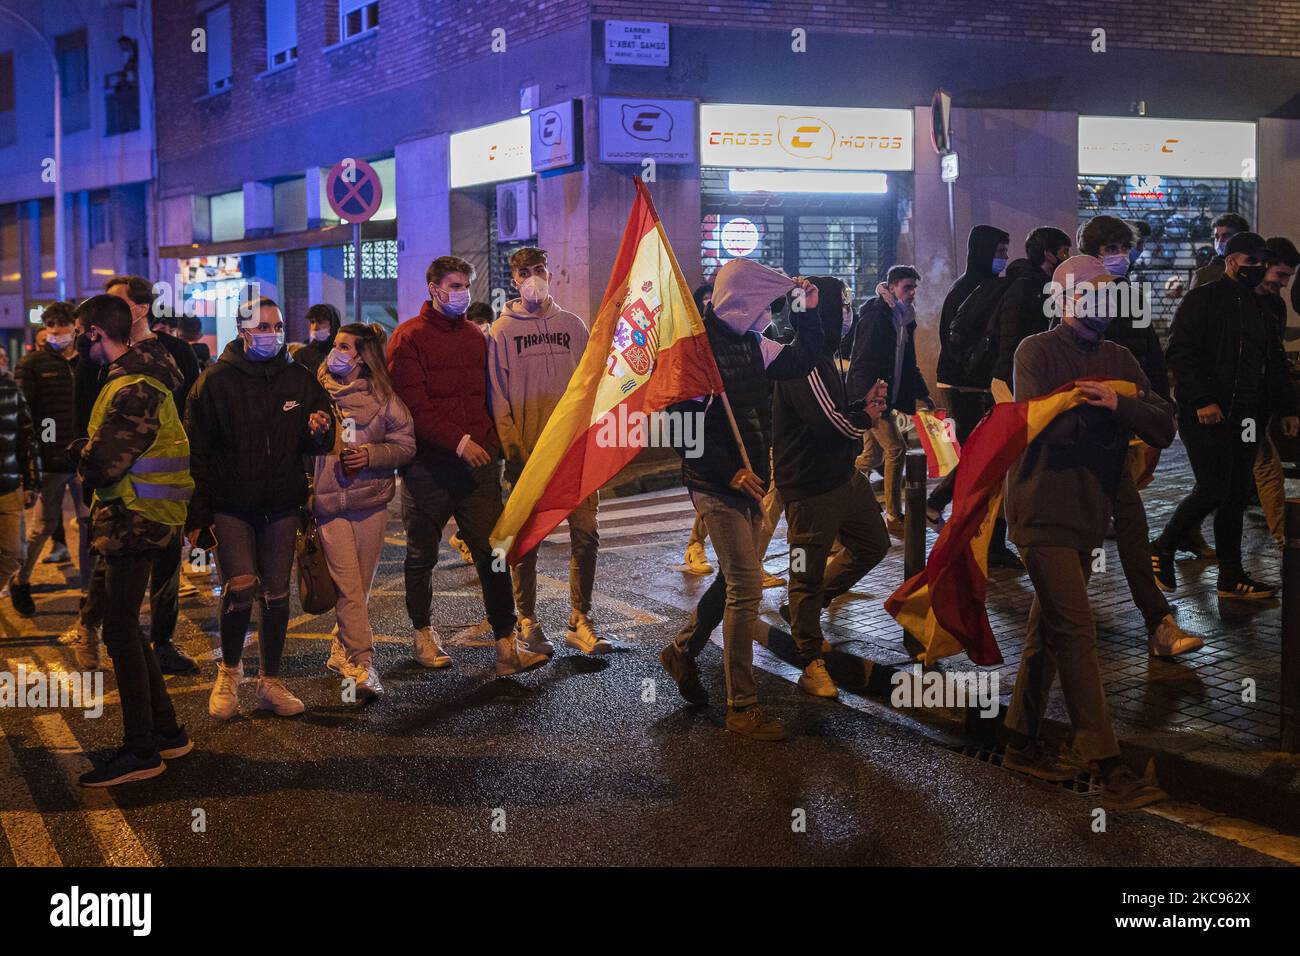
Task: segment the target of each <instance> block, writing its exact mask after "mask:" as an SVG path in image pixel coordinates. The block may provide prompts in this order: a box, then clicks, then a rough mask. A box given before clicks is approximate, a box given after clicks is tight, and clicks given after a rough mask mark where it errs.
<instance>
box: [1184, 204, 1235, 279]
mask: <svg viewBox="0 0 1300 956" xmlns="http://www.w3.org/2000/svg"><path fill="white" fill-rule="evenodd" d="M1210 228H1211V229H1213V230H1214V258H1213V259H1211V260H1210V261H1209V263H1208V264H1207V265H1204V266H1202V267H1201V268H1199V269H1197V270H1196V272H1195V273H1194V274H1193V275H1192V283H1191V286H1190V288H1189V289H1188V291H1189V292H1190V291H1191V290H1192V289H1195V288H1198V287H1200V286H1203V285H1207V284H1209V283H1211V282H1216V281H1218V280H1219V279H1222V278H1223V272H1224V263H1225V259H1226V256H1227V254H1228V241H1229V240H1230V239H1232V237H1233V236H1235V235H1236V234H1237V233H1239V232H1250V223H1249V222H1247V221H1246V219H1245V217H1243V216H1238V215H1237V214H1236V213H1235V212H1225V213H1224V214H1223V215H1222V216H1216V217H1215V220H1214V222H1213V223H1211V224H1210Z"/></svg>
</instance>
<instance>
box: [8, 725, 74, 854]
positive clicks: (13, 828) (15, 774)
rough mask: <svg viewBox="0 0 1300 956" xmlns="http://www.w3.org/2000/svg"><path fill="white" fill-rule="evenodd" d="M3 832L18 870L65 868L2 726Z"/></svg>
mask: <svg viewBox="0 0 1300 956" xmlns="http://www.w3.org/2000/svg"><path fill="white" fill-rule="evenodd" d="M0 806H3V807H5V808H6V809H0V829H3V830H4V834H5V839H6V840H7V841H8V842H9V851H10V852H11V853H12V854H13V856H14V863H16V864H17V865H18V866H62V865H63V860H62V859H60V857H59V851H58V850H56V849H55V848H54V840H53V839H51V838H50V831H49V830H48V829H47V828H46V826H45V818H44V817H42V816H41V812H40V811H39V810H37V809H36V801H35V800H34V799H33V798H32V792H31V790H30V789H28V787H27V781H26V780H25V779H24V778H23V775H22V773H21V772H20V771H19V769H18V761H17V759H16V758H15V756H14V751H13V747H12V745H11V744H10V742H9V740H8V738H7V737H6V736H5V731H4V727H2V726H0Z"/></svg>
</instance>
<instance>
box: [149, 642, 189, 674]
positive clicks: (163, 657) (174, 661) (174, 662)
mask: <svg viewBox="0 0 1300 956" xmlns="http://www.w3.org/2000/svg"><path fill="white" fill-rule="evenodd" d="M153 652H154V656H156V657H157V658H158V669H159V670H160V671H162V672H163V673H164V674H188V673H189V672H190V671H193V670H197V669H198V666H199V665H198V664H196V663H194V660H193V658H189V657H186V656H185V655H184V654H182V653H181V652H180V651H178V650H176V645H175V644H173V643H171V642H170V641H168V642H167V643H166V644H158V645H156V646H155V647H154V649H153Z"/></svg>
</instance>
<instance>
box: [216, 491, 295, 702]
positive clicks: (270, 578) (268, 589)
mask: <svg viewBox="0 0 1300 956" xmlns="http://www.w3.org/2000/svg"><path fill="white" fill-rule="evenodd" d="M299 522H300V512H299V510H298V509H297V508H295V509H294V510H293V511H290V512H287V513H282V514H271V515H252V514H242V515H236V514H217V515H214V516H213V522H212V523H213V528H214V531H215V532H216V536H217V563H218V565H219V566H220V570H221V659H222V661H223V662H224V663H225V665H226V666H227V667H234V666H235V665H237V664H238V663H239V661H240V658H241V657H243V654H244V635H245V634H246V633H247V632H248V623H249V621H250V620H251V619H252V615H253V601H254V599H256V600H257V601H258V603H259V605H260V607H261V615H262V616H261V620H260V622H259V625H258V629H257V636H258V648H259V664H260V665H261V669H260V672H259V673H260V675H261V676H262V677H278V676H279V674H280V659H281V657H283V655H284V641H285V633H286V632H287V631H288V628H289V572H290V571H292V570H293V546H294V542H295V540H296V537H297V532H298V525H299Z"/></svg>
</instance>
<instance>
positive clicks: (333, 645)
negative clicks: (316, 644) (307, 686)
mask: <svg viewBox="0 0 1300 956" xmlns="http://www.w3.org/2000/svg"><path fill="white" fill-rule="evenodd" d="M347 663H348V652H347V649H346V648H345V647H344V646H343V645H342V644H341V643H340V642H339V639H338V638H337V637H336V638H334V640H332V641H331V642H330V656H329V657H328V658H327V659H326V661H325V669H326V670H327V671H329V672H330V673H332V674H340V675H341V674H342V673H343V668H344V667H345V666H346V665H347Z"/></svg>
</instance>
